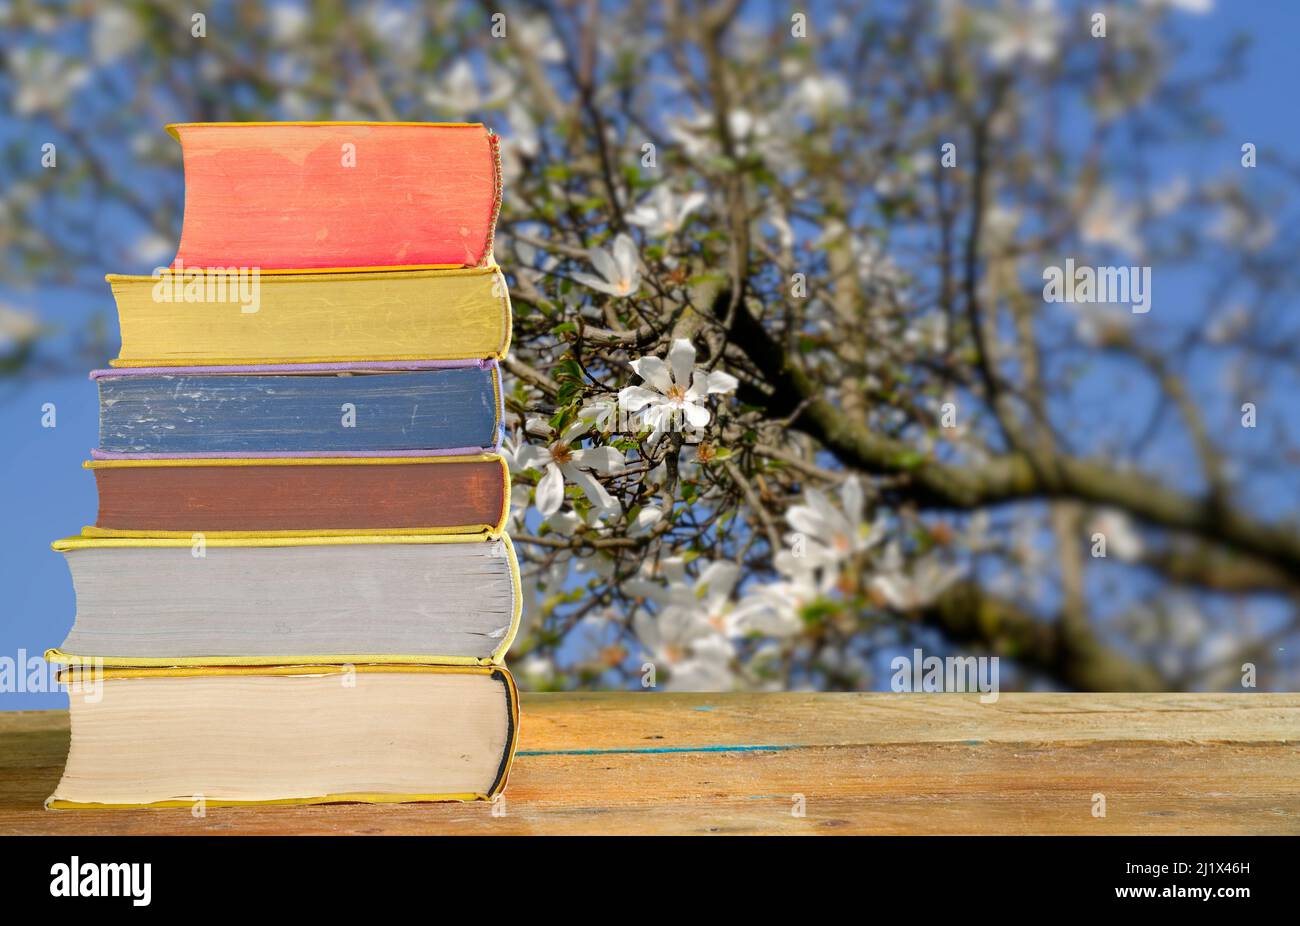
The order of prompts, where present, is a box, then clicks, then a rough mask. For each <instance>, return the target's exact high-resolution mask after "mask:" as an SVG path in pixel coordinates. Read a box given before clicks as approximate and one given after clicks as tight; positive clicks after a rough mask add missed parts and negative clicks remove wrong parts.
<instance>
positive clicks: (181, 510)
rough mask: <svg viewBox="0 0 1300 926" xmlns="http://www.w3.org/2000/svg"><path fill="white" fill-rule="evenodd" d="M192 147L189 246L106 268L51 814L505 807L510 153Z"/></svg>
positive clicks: (414, 146)
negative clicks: (237, 807) (131, 269)
mask: <svg viewBox="0 0 1300 926" xmlns="http://www.w3.org/2000/svg"><path fill="white" fill-rule="evenodd" d="M169 131H170V132H171V133H172V134H173V135H174V136H175V137H176V138H177V139H178V140H179V141H180V143H181V145H182V150H183V155H184V164H185V193H186V200H185V216H184V230H183V232H182V236H181V242H180V247H179V250H178V253H177V256H176V259H175V261H174V262H173V263H172V265H171V266H170V267H168V268H166V269H164V270H160V271H157V272H155V273H154V274H153V276H151V277H128V276H110V277H109V278H108V280H109V283H110V284H111V286H112V290H113V295H114V297H115V299H116V301H117V309H118V315H119V318H120V321H121V329H122V352H121V355H120V357H119V358H118V359H117V360H115V361H113V363H112V369H108V370H98V371H96V372H94V373H92V374H91V378H92V379H93V380H94V381H95V382H96V383H97V385H98V387H99V399H100V425H99V447H98V448H97V449H95V450H94V451H92V457H93V459H91V460H90V461H89V462H87V463H86V464H85V465H86V467H87V468H88V469H89V470H90V471H91V472H92V473H93V474H94V477H95V482H96V485H97V488H98V491H99V515H98V518H97V520H96V523H95V525H94V526H93V527H87V528H85V530H83V531H82V533H81V535H80V536H78V537H72V538H68V539H65V540H60V541H58V542H56V543H55V544H54V548H55V549H56V550H59V551H61V552H62V553H64V554H65V556H66V557H67V562H68V566H69V568H70V571H71V573H72V580H73V584H74V586H75V588H76V595H77V616H76V622H75V624H74V626H73V629H72V632H71V634H70V635H69V636H68V638H67V640H66V641H65V642H64V644H63V646H62V647H61V649H57V650H51V651H49V652H48V653H47V654H46V655H47V658H49V659H50V660H51V661H54V662H58V663H62V664H65V668H63V669H62V671H61V676H62V677H63V679H64V680H65V682H66V683H67V684H68V687H69V691H70V693H71V698H70V704H71V714H72V740H71V747H70V750H69V754H68V762H67V766H66V768H65V770H64V774H63V779H62V781H60V783H59V786H58V788H57V790H56V791H55V793H54V795H53V797H51V798H50V800H49V802H48V803H47V806H50V807H54V808H71V807H91V806H142V805H148V806H191V805H194V804H196V803H202V804H203V805H204V806H212V805H222V804H243V803H323V802H331V801H376V802H391V801H419V800H475V799H478V800H487V799H491V798H492V797H494V796H495V795H496V794H498V793H499V792H500V791H501V789H502V788H503V787H504V785H505V780H506V775H507V772H508V769H509V765H510V761H511V758H512V756H513V753H514V748H515V742H516V731H517V728H518V696H517V694H516V692H515V686H514V683H513V681H512V680H511V678H510V674H509V672H507V671H506V669H505V668H504V666H503V665H502V659H503V657H504V655H505V652H506V650H507V649H508V648H509V646H510V642H511V640H512V639H513V637H514V635H515V632H516V629H517V628H518V623H519V612H520V593H519V572H518V566H517V564H516V562H515V557H514V551H513V549H512V548H511V545H510V539H509V537H508V536H506V534H505V533H504V532H503V528H504V525H505V521H506V516H507V514H508V511H509V498H510V491H509V482H508V480H509V475H508V471H507V469H506V466H505V463H504V462H503V460H502V459H501V457H500V456H499V455H498V453H497V451H498V450H499V447H500V439H501V434H502V413H503V412H502V389H501V380H500V374H499V371H498V368H497V362H498V360H499V359H500V358H501V357H502V356H503V355H504V354H505V352H506V350H507V348H508V346H509V340H510V300H509V295H508V293H507V290H506V285H505V280H504V279H503V277H502V275H501V272H500V270H499V269H498V268H497V266H496V264H495V262H494V260H493V257H492V234H493V229H494V226H495V224H496V218H497V212H498V209H499V207H500V201H501V171H500V162H499V155H498V150H497V140H496V137H495V136H494V135H493V134H492V133H491V132H489V131H488V130H487V129H485V128H484V127H483V126H481V125H469V124H437V125H425V124H411V123H213V124H190V125H179V126H172V127H169Z"/></svg>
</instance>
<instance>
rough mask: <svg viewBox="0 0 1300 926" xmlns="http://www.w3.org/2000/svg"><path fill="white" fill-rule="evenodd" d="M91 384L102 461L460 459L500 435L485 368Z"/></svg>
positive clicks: (137, 377)
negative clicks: (362, 457) (364, 457)
mask: <svg viewBox="0 0 1300 926" xmlns="http://www.w3.org/2000/svg"><path fill="white" fill-rule="evenodd" d="M357 372H358V373H360V372H362V371H357ZM96 379H97V381H98V383H99V397H100V426H99V451H100V453H99V454H97V456H98V457H100V458H103V459H113V458H135V459H157V458H166V457H190V458H195V457H221V456H235V457H243V456H250V457H252V456H316V455H335V456H354V455H365V454H371V455H393V454H397V455H401V454H408V455H418V456H423V455H429V454H431V453H434V454H439V453H440V454H465V453H477V452H493V451H495V450H496V449H497V446H498V443H499V440H500V434H501V386H500V379H499V372H498V369H497V366H496V364H495V363H492V362H489V363H483V364H477V363H474V364H469V365H461V366H457V367H448V368H441V369H428V370H408V371H404V372H373V373H365V374H364V375H344V374H342V373H337V372H331V371H320V372H315V371H306V372H303V373H292V374H290V373H272V372H267V371H265V370H262V369H259V368H256V367H253V368H247V369H246V370H245V371H243V372H239V373H210V372H206V371H205V370H204V369H202V368H180V367H178V368H175V369H171V370H168V371H167V372H159V371H153V370H139V371H136V372H133V373H121V372H119V371H116V370H114V371H107V372H104V373H100V374H99V375H97V376H96Z"/></svg>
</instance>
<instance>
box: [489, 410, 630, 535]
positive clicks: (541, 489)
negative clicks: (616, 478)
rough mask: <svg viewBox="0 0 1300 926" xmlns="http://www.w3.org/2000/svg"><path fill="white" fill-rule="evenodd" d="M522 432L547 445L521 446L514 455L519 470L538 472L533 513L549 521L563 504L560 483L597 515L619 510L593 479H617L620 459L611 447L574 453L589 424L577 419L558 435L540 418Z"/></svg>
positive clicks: (620, 469) (620, 466) (589, 427)
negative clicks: (586, 501) (576, 491)
mask: <svg viewBox="0 0 1300 926" xmlns="http://www.w3.org/2000/svg"><path fill="white" fill-rule="evenodd" d="M525 429H526V430H527V431H528V433H529V434H533V435H535V436H538V437H542V438H544V439H546V440H547V441H548V444H547V446H546V447H539V446H537V445H536V444H525V445H523V446H521V447H519V448H518V449H517V450H515V451H514V460H515V465H516V466H518V467H520V468H521V469H540V470H542V471H543V475H542V478H541V481H540V482H538V483H537V510H538V511H540V512H541V513H542V514H543V515H545V516H547V517H550V516H551V515H553V514H555V512H557V511H559V510H560V506H561V505H563V504H564V483H565V480H566V479H567V480H568V481H569V482H572V483H573V484H574V485H576V486H578V488H580V489H582V491H583V494H585V495H586V496H587V498H588V499H589V500H590V501H591V503H592V504H593V505H595V506H596V509H597V510H598V512H599V513H600V514H601V515H605V514H612V513H613V512H615V511H618V510H619V505H618V502H617V501H615V500H614V498H613V497H612V496H611V495H610V494H609V493H608V492H606V491H605V487H604V486H603V485H601V484H600V481H599V480H598V479H596V477H595V476H594V475H593V472H595V473H601V474H603V475H617V474H618V473H621V472H622V471H623V466H624V459H623V455H622V454H621V453H619V452H618V451H617V450H615V449H614V448H613V447H590V448H587V449H575V448H574V446H573V444H574V443H575V442H576V441H577V440H578V438H580V437H581V436H582V435H584V434H586V433H587V432H588V431H590V430H591V423H590V422H588V421H584V420H582V419H581V418H579V419H578V420H577V421H575V422H574V423H573V424H571V425H569V426H568V427H567V428H565V430H564V432H563V433H561V434H556V433H555V432H553V431H552V430H551V427H550V425H548V424H547V423H546V422H545V421H543V420H542V419H540V418H530V419H529V420H528V423H527V425H526V426H525Z"/></svg>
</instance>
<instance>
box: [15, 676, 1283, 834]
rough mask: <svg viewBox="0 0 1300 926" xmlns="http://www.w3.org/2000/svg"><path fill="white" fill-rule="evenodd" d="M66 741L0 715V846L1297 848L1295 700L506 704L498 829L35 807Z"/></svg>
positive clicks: (46, 715) (373, 819) (825, 698)
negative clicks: (338, 837) (181, 841)
mask: <svg viewBox="0 0 1300 926" xmlns="http://www.w3.org/2000/svg"><path fill="white" fill-rule="evenodd" d="M67 744H68V731H67V715H66V714H65V713H63V712H61V711H44V712H28V713H4V714H0V833H68V834H75V833H367V834H369V833H375V834H378V833H791V834H794V833H1088V834H1101V833H1290V834H1296V833H1300V695H1271V694H1236V695H1197V694H1168V695H1125V694H1118V695H1116V694H1110V695H1073V694H1004V695H1003V696H1002V697H1001V699H1000V700H998V701H997V703H995V704H981V703H980V702H979V699H978V697H977V696H975V695H969V696H968V695H955V694H936V695H895V694H728V695H686V694H677V695H672V694H651V693H646V694H636V693H626V694H621V693H620V694H537V695H525V696H524V701H523V721H522V738H521V742H520V747H519V748H520V752H519V756H518V760H517V762H516V764H515V767H514V771H513V773H512V774H511V777H510V785H509V788H508V789H507V791H506V796H505V807H504V810H505V814H504V815H503V816H493V814H492V807H491V805H488V804H485V803H479V804H406V805H388V806H363V805H356V804H345V805H333V806H326V807H277V808H254V807H239V808H209V810H208V812H207V816H206V818H203V819H195V818H194V817H192V816H191V815H190V813H189V811H188V810H144V811H142V810H119V811H80V812H67V811H65V812H46V811H44V810H42V809H41V801H42V800H43V799H44V798H45V797H46V796H47V795H48V794H49V793H50V792H51V791H52V790H53V788H54V785H55V782H56V781H57V780H58V778H59V773H60V770H61V768H62V765H63V759H64V756H65V755H66V752H67ZM800 795H801V796H802V810H803V815H798V813H797V811H798V810H799V808H800V802H799V796H800ZM1095 795H1104V798H1105V816H1104V817H1099V816H1094V808H1096V807H1099V806H1100V802H1099V801H1098V800H1096V799H1095V798H1094V796H1095Z"/></svg>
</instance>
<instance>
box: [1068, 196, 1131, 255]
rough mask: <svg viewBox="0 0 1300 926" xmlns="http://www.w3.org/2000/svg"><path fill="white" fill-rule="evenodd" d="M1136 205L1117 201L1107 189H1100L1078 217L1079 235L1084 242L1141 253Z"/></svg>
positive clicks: (1117, 198) (1116, 197)
mask: <svg viewBox="0 0 1300 926" xmlns="http://www.w3.org/2000/svg"><path fill="white" fill-rule="evenodd" d="M1137 224H1138V207H1137V206H1135V205H1133V204H1131V203H1129V204H1124V203H1121V202H1120V200H1119V197H1118V196H1116V195H1115V192H1114V191H1113V190H1110V189H1106V190H1102V191H1101V192H1100V193H1099V194H1098V195H1097V197H1096V198H1095V199H1094V200H1093V201H1092V202H1091V203H1090V204H1089V206H1088V208H1087V209H1085V210H1084V212H1083V215H1082V216H1081V217H1080V218H1079V235H1080V237H1081V238H1083V240H1084V241H1085V242H1086V243H1088V244H1099V245H1108V246H1110V247H1114V248H1118V249H1119V250H1121V251H1125V252H1126V253H1129V254H1141V253H1142V241H1141V239H1139V238H1138V233H1137Z"/></svg>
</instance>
